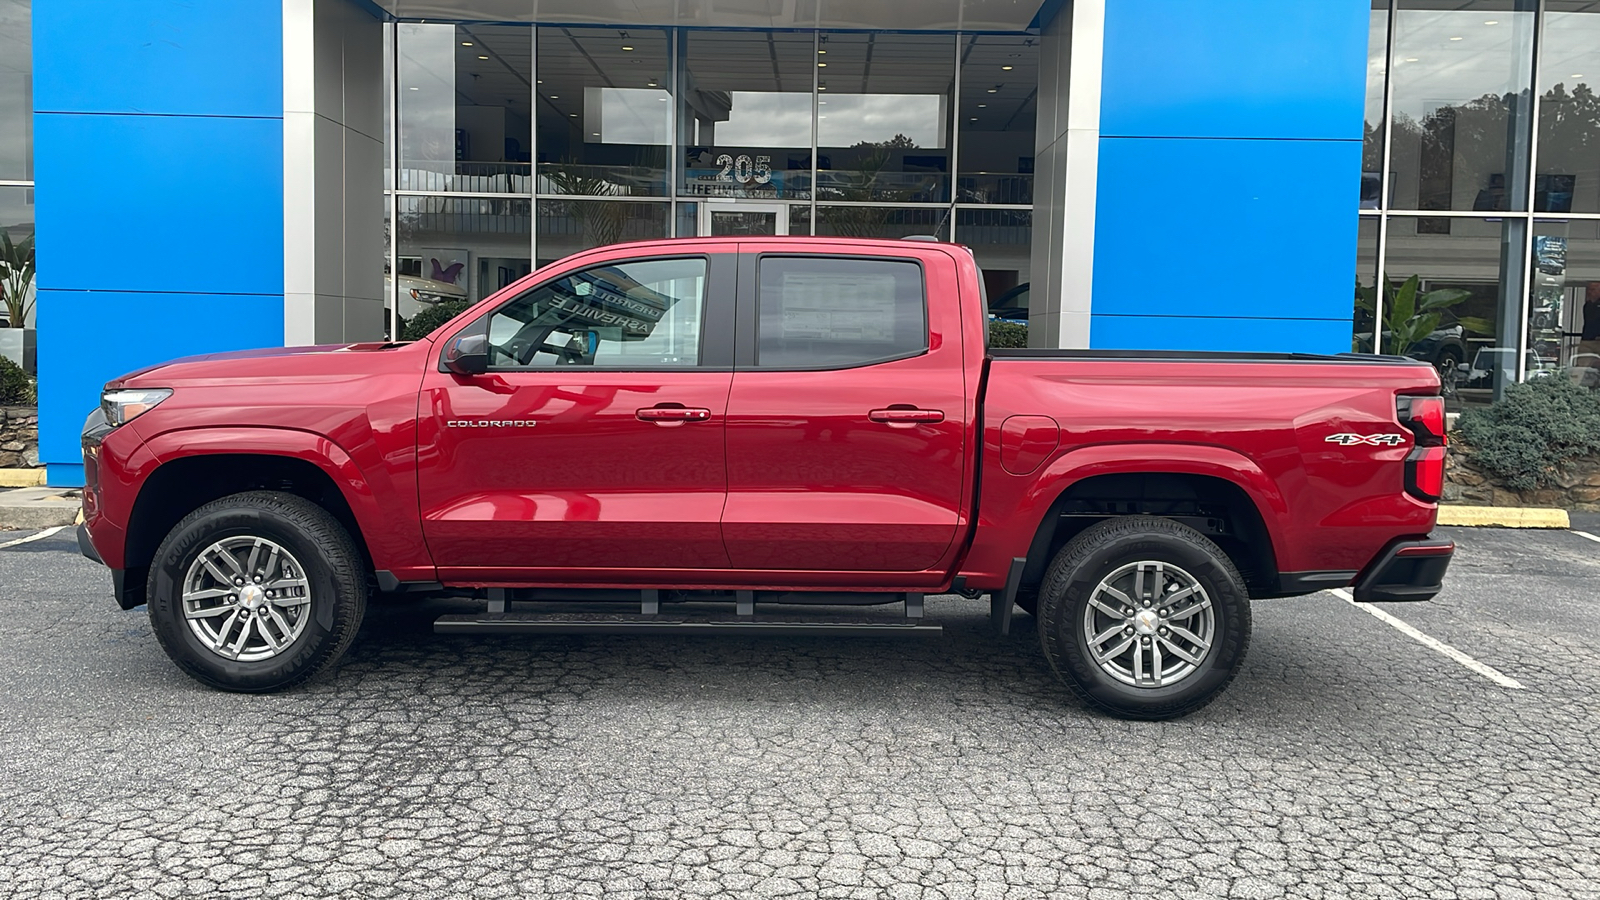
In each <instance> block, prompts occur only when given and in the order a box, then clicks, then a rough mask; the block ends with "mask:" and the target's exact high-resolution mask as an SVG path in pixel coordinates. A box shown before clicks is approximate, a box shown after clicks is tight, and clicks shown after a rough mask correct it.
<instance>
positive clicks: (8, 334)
mask: <svg viewBox="0 0 1600 900" xmlns="http://www.w3.org/2000/svg"><path fill="white" fill-rule="evenodd" d="M36 332H37V329H33V328H0V356H3V357H5V358H6V359H9V360H11V361H12V362H14V363H16V364H17V365H19V366H21V367H22V371H24V372H27V373H28V374H29V375H32V374H34V370H35V368H37V367H36V365H35V363H34V349H33V338H34V334H35V333H36Z"/></svg>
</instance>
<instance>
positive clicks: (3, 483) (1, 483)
mask: <svg viewBox="0 0 1600 900" xmlns="http://www.w3.org/2000/svg"><path fill="white" fill-rule="evenodd" d="M43 485H44V470H43V469H0V488H13V487H41V486H43Z"/></svg>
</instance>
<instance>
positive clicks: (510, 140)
mask: <svg viewBox="0 0 1600 900" xmlns="http://www.w3.org/2000/svg"><path fill="white" fill-rule="evenodd" d="M395 39H396V41H397V42H398V49H399V55H400V59H399V66H400V71H399V73H398V85H397V87H398V95H399V105H400V135H399V137H400V168H401V171H400V183H399V187H400V188H401V189H402V190H418V191H473V192H492V193H528V192H530V191H531V190H532V185H531V179H530V177H529V167H530V165H531V157H530V155H529V154H530V150H531V146H532V143H531V127H532V122H531V117H530V102H531V101H530V92H529V90H528V79H529V77H530V76H531V74H532V69H533V66H532V63H533V29H532V28H529V27H526V26H518V25H425V24H416V23H410V22H404V23H401V24H399V25H398V26H396V36H395Z"/></svg>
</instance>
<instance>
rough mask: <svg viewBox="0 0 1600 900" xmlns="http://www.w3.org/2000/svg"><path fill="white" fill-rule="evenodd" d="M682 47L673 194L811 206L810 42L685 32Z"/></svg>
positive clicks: (774, 35) (777, 35)
mask: <svg viewBox="0 0 1600 900" xmlns="http://www.w3.org/2000/svg"><path fill="white" fill-rule="evenodd" d="M683 47H684V53H683V71H682V75H681V77H680V80H679V84H680V87H679V90H678V95H679V96H678V103H679V109H678V143H679V146H680V147H682V148H683V156H684V160H683V180H682V181H681V182H680V184H679V186H678V192H679V194H681V195H683V196H689V197H751V198H759V199H767V200H806V199H810V197H811V117H812V114H813V109H812V79H813V77H814V73H815V72H816V71H818V70H817V69H816V68H815V66H814V64H813V63H812V60H813V59H816V58H819V57H817V56H816V55H815V50H816V42H815V39H814V37H813V35H812V34H810V33H809V32H786V31H773V32H763V31H732V32H728V31H690V32H687V33H685V35H684V37H683Z"/></svg>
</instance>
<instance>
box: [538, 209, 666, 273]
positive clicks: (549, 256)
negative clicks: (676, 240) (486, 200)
mask: <svg viewBox="0 0 1600 900" xmlns="http://www.w3.org/2000/svg"><path fill="white" fill-rule="evenodd" d="M671 215H672V205H671V204H670V203H661V202H653V203H652V202H642V203H641V202H638V201H627V200H544V199H541V200H539V201H538V219H539V265H541V266H542V265H544V264H546V263H549V262H554V261H555V260H558V259H561V258H562V257H564V256H571V255H572V254H574V253H577V252H578V251H580V250H588V249H590V248H592V247H603V246H605V245H606V244H618V243H621V242H623V241H648V240H654V239H657V238H664V237H669V236H670V235H671V233H672V232H671Z"/></svg>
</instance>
